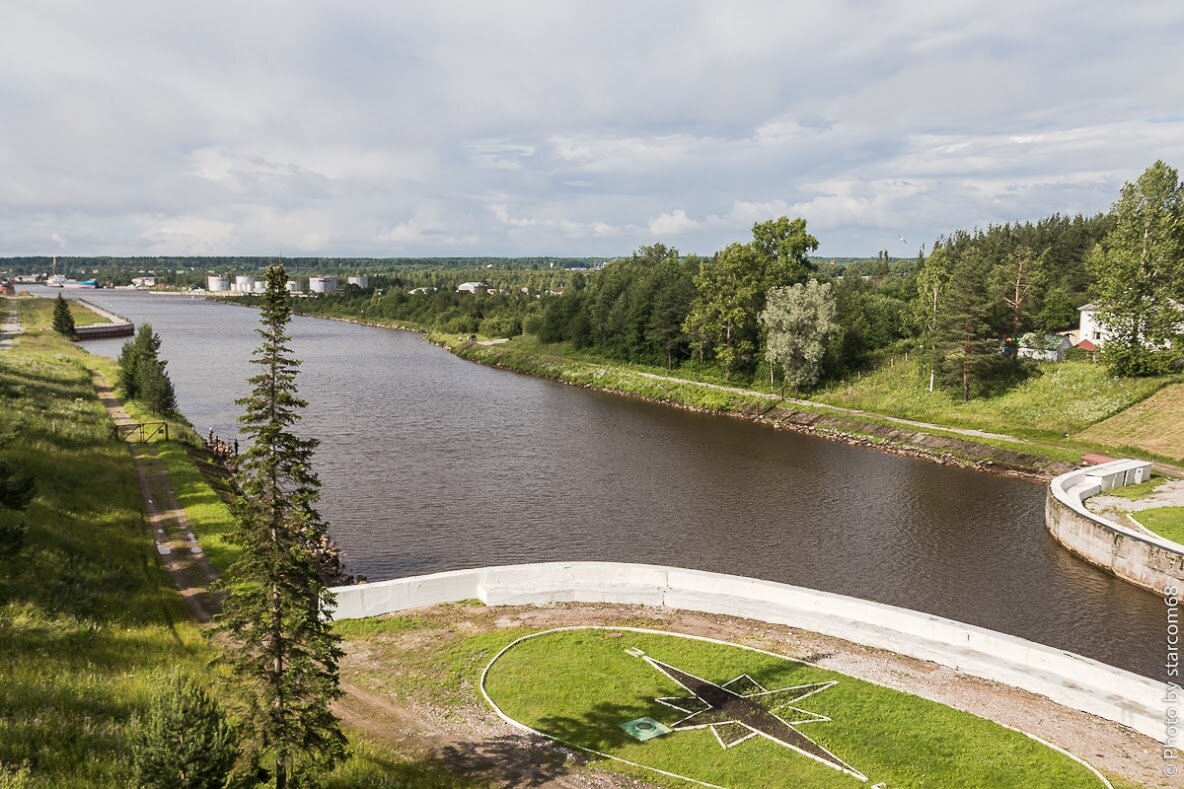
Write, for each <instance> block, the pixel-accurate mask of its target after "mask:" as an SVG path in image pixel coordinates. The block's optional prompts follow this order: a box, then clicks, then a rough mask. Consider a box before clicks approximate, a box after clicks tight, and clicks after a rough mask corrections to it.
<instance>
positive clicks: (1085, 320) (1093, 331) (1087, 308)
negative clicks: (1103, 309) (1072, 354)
mask: <svg viewBox="0 0 1184 789" xmlns="http://www.w3.org/2000/svg"><path fill="white" fill-rule="evenodd" d="M1097 311H1098V308H1097V307H1096V306H1095V305H1093V304H1085V305H1082V306H1081V307H1078V308H1077V312H1078V313H1079V314H1080V316H1081V323H1080V326H1079V328H1078V334H1077V342H1075V343H1074V345H1076V344H1078V343H1081V342H1083V341H1085V340H1089V341H1090V342H1091V343H1093V344H1094V345H1095V346H1101V345H1102V343H1104V342H1105V341H1106V338H1107V337H1108V336H1110V335H1109V333H1108V332H1107V331H1106V330H1105V329H1104V328H1103V327H1102V324H1100V323H1098V319H1097V317H1096V313H1097Z"/></svg>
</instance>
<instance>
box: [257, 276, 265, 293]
mask: <svg viewBox="0 0 1184 789" xmlns="http://www.w3.org/2000/svg"><path fill="white" fill-rule="evenodd" d="M265 290H267V283H266V282H264V281H262V280H258V279H257V280H255V292H256V293H263V292H264V291H265Z"/></svg>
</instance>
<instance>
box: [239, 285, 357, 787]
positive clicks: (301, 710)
mask: <svg viewBox="0 0 1184 789" xmlns="http://www.w3.org/2000/svg"><path fill="white" fill-rule="evenodd" d="M286 282H287V274H286V273H285V271H284V268H283V266H282V265H276V266H272V267H270V268H269V269H268V271H267V289H266V291H265V292H264V295H263V300H262V307H261V318H260V322H261V327H260V329H259V330H258V331H259V335H260V337H262V338H263V343H262V345H261V346H260V347H259V348H258V349H257V350H256V351H255V354H254V356H255V358H254V359H253V360H252V363H253V364H255V365H256V369H257V370H258V372H257V373H256V375H254V376H253V377H252V378H251V379H250V384H251V393H250V394H249V395H248V396H247V397H245V398H243V399H241V400H239V401H238V403H239V405H241V406H243V407H244V409H245V413H244V414H243V415H242V416H241V417H240V418H239V422H240V423H241V424H242V425H243V432H244V433H245V435H246V436H247V438H248V439H249V442H250V448H249V449H247V451H246V452H245V453H244V455H243V456H242V457H241V461H240V465H239V471H238V473H237V475H236V483H237V488H238V490H239V494H240V495H239V496H238V497H237V499H236V501H235V504H234V508H233V509H234V514H235V516H236V519H237V521H238V524H239V529H238V532H237V534H236V537H235V542H236V543H237V544H238V545H240V546H241V547H242V553H241V555H240V558H239V559H238V560H237V561H236V562H235V563H234V565H233V566H232V567H231V568H230V570H229V571H228V573H227V576H226V580H225V582H224V585H225V588H226V589H227V590H228V591H229V594H228V596H227V599H226V603H225V606H224V608H223V612H222V614H221V617H220V620H221V621H220V628H221V631H222V632H223V633H224V634H226V635H227V636H228V641H229V646H228V647H227V657H228V660H229V662H230V664H231V665H232V667H233V668H234V670H235V673H236V676H238V677H240V678H241V679H242V680H243V683H242V688H243V690H244V692H245V693H246V694H247V699H246V700H247V707H248V709H247V717H248V719H249V720H250V721H251V723H252V724H253V729H254V732H255V733H256V735H257V738H258V740H259V744H260V745H261V746H262V748H263V750H264V751H265V758H267V760H268V761H272V762H273V763H274V769H273V776H274V779H275V785H276V787H278V789H283V788H284V787H285V786H286V785H287V783H288V781H289V780H290V779H291V778H292V777H293V776H294V775H303V774H307V773H315V772H316V771H318V770H321V769H326V768H327V767H329V766H330V765H331V764H332V763H333V762H335V761H336V760H337V759H338V758H340V756H341V755H342V753H343V751H344V746H345V738H344V736H343V735H342V733H341V728H340V725H339V722H338V721H337V719H336V718H335V717H334V715H333V713H332V711H331V710H330V704H331V702H332V701H333V700H334V699H336V698H338V697H339V696H340V695H341V691H340V689H339V687H338V661H339V659H340V657H341V654H342V653H341V649H340V646H339V641H340V639H339V638H338V637H336V636H335V635H334V634H333V633H332V631H331V629H330V619H329V612H331V611H332V608H333V605H334V599H333V595H332V594H331V593H330V592H329V591H328V589H327V588H326V586H325V584H324V581H323V580H322V579H321V577H320V575H319V574H318V572H317V563H316V559H315V549H316V547H317V546H319V545H320V543H321V540H322V538H324V537H325V535H326V532H327V528H326V524H325V522H324V521H323V520H322V519H321V517H320V516H319V515H318V514H317V511H316V509H315V505H316V503H317V501H318V499H319V498H320V480H319V479H318V478H317V475H316V473H315V472H314V471H313V469H312V466H311V460H312V454H313V450H314V449H315V447H316V446H317V443H318V442H317V441H316V440H315V439H310V438H300V437H297V436H296V435H295V434H294V433H292V432H291V428H292V427H293V426H294V425H295V424H296V423H297V422H298V421H299V420H300V418H301V414H300V412H301V409H303V408H304V406H305V405H306V403H305V401H304V400H301V399H300V398H299V397H297V394H296V373H297V368H298V366H299V365H300V362H299V361H298V360H297V359H296V358H295V357H294V356H293V355H292V352H291V350H290V349H289V347H288V342H289V337H288V334H287V325H288V322H289V321H290V320H291V314H292V313H291V307H290V305H289V303H288V293H287V291H286V290H285V287H284V285H285V283H286Z"/></svg>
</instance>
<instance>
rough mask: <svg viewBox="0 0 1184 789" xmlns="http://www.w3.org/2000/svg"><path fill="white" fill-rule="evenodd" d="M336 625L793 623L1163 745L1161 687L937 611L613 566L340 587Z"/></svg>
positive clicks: (550, 566) (489, 571)
mask: <svg viewBox="0 0 1184 789" xmlns="http://www.w3.org/2000/svg"><path fill="white" fill-rule="evenodd" d="M333 591H334V592H335V593H336V594H337V611H336V613H335V616H336V618H338V619H356V618H360V617H367V616H376V615H378V614H385V613H390V612H394V611H405V610H409V609H414V608H421V607H425V606H431V605H437V604H439V603H448V602H456V601H459V600H473V599H476V600H480V601H481V602H483V603H485V604H486V605H546V604H550V603H560V602H578V603H622V604H632V605H651V606H665V607H668V608H677V609H684V610H689V611H702V612H706V613H713V614H726V615H729V616H737V617H742V618H745V619H754V620H758V621H762V622H772V623H775V624H780V625H788V626H791V627H797V628H801V629H804V630H810V631H813V632H816V633H822V634H824V635H828V636H834V637H836V638H841V639H845V640H847V641H852V642H855V643H859V644H867V645H870V646H873V647H880V648H883V649H887V650H890V651H892V652H896V653H898V654H901V655H907V656H909V657H914V658H920V659H922V660H930V661H933V662H935V663H939V664H941V665H943V666H948V667H950V668H952V669H955V670H957V671H960V672H962V673H964V674H969V675H971V676H975V677H982V678H984V679H989V680H994V681H997V682H1002V683H1005V684H1007V685H1012V686H1014V687H1018V688H1023V689H1024V690H1027V691H1031V692H1033V693H1037V694H1040V695H1042V696H1047V697H1048V698H1050V699H1052V700H1053V701H1055V702H1057V703H1058V704H1062V705H1064V706H1066V707H1071V708H1073V709H1078V710H1082V711H1085V712H1089V713H1092V714H1094V715H1098V716H1100V717H1103V718H1107V719H1109V720H1112V721H1115V722H1117V723H1121V724H1123V725H1124V726H1129V727H1130V728H1132V729H1134V730H1136V731H1138V732H1141V733H1143V734H1146V735H1147V736H1149V737H1154V738H1155V739H1157V740H1160V741H1162V740H1163V739H1164V736H1165V733H1164V705H1163V703H1162V702H1161V701H1160V699H1161V698H1162V696H1163V690H1164V685H1163V684H1162V683H1159V682H1155V681H1154V680H1151V679H1147V678H1145V677H1141V676H1139V675H1137V674H1133V673H1131V672H1129V671H1123V670H1122V669H1117V668H1114V667H1112V666H1107V665H1105V664H1103V663H1099V662H1097V661H1095V660H1091V659H1089V658H1085V657H1082V656H1081V655H1075V654H1073V653H1072V652H1066V651H1064V650H1059V649H1054V648H1052V647H1048V646H1044V645H1042V644H1036V643H1034V642H1031V641H1025V640H1024V639H1021V638H1016V637H1014V636H1009V635H1005V634H1003V633H996V632H994V631H991V630H987V629H985V628H981V627H975V626H974V625H967V624H963V623H961V622H955V621H953V620H950V619H944V618H942V617H939V616H933V615H931V614H924V613H920V612H918V611H910V610H908V609H904V608H896V607H894V606H888V605H883V604H881V603H873V602H870V601H867V600H859V599H856V598H853V597H844V596H842V595H836V594H830V593H828V592H818V591H814V590H812V589H803V588H801V587H797V586H789V585H788V584H780V583H774V582H772V581H761V580H757V579H753V578H742V577H740V576H735V575H724V574H721V573H709V572H704V571H700V570H685V569H680V568H676V567H659V566H655V565H647V564H624V563H615V562H546V563H540V564H519V565H507V566H503V567H481V568H477V569H472V570H456V571H452V572H444V573H433V574H431V575H420V576H414V577H411V578H399V579H396V580H393V581H382V582H378V583H371V584H362V585H358V586H343V587H337V588H336V589H334V590H333Z"/></svg>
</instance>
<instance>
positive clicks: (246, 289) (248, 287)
mask: <svg viewBox="0 0 1184 789" xmlns="http://www.w3.org/2000/svg"><path fill="white" fill-rule="evenodd" d="M234 289H235V290H236V291H238V292H239V293H250V292H251V291H253V290H255V278H254V277H252V276H251V275H250V274H240V275H238V276H236V277H235V278H234Z"/></svg>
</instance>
